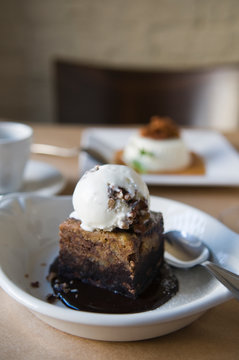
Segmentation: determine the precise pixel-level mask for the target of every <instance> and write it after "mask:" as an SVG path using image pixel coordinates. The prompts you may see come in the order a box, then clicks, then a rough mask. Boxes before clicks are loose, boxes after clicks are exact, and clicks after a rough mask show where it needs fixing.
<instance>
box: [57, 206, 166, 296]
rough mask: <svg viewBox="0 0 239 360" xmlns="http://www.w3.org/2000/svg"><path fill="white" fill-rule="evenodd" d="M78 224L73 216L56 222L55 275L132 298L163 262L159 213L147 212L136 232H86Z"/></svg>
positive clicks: (161, 218)
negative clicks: (145, 218)
mask: <svg viewBox="0 0 239 360" xmlns="http://www.w3.org/2000/svg"><path fill="white" fill-rule="evenodd" d="M80 225H81V222H80V221H79V220H76V219H73V218H69V219H67V220H66V221H64V222H63V223H62V224H61V225H60V253H59V265H58V266H59V268H58V271H59V275H61V276H63V277H66V278H67V279H81V281H83V282H86V283H90V284H92V285H94V286H98V287H102V288H106V289H108V290H110V291H114V292H116V293H119V294H122V295H126V296H129V297H132V298H135V297H137V296H138V295H139V294H140V293H142V292H143V291H144V289H145V288H146V287H147V286H148V285H149V284H150V283H151V282H152V280H153V278H154V276H155V274H156V272H157V271H158V269H159V267H160V266H161V264H162V263H163V253H164V239H163V217H162V214H161V213H154V212H150V218H149V221H148V222H147V223H146V224H145V226H144V227H143V228H142V229H141V232H137V233H136V232H135V231H134V229H133V228H130V229H128V230H122V229H115V230H114V231H103V230H95V231H86V230H83V229H82V228H81V226H80Z"/></svg>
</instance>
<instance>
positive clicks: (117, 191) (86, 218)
mask: <svg viewBox="0 0 239 360" xmlns="http://www.w3.org/2000/svg"><path fill="white" fill-rule="evenodd" d="M149 201H150V198H149V191H148V188H147V185H146V184H145V183H144V181H143V180H142V179H141V177H140V175H139V174H137V173H136V172H135V171H134V170H132V169H131V168H129V167H127V166H123V165H102V166H96V167H95V168H93V169H92V170H90V171H87V172H86V173H85V174H84V175H83V176H82V178H81V179H80V180H79V182H78V183H77V185H76V188H75V191H74V193H73V199H72V202H73V207H74V212H73V213H72V214H71V215H70V217H73V218H75V219H78V220H80V221H81V227H82V228H83V229H84V230H87V231H93V230H95V229H103V230H106V231H112V230H113V229H114V228H116V227H118V228H121V229H127V228H129V226H130V225H131V224H132V223H133V222H134V220H135V216H136V210H135V209H136V208H138V212H137V215H139V214H140V212H142V214H143V213H145V212H148V211H149ZM138 204H141V205H142V204H143V206H137V205H138Z"/></svg>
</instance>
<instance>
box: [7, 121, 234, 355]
mask: <svg viewBox="0 0 239 360" xmlns="http://www.w3.org/2000/svg"><path fill="white" fill-rule="evenodd" d="M33 128H34V141H35V142H36V143H46V144H53V145H61V146H64V147H72V146H77V145H79V144H80V139H81V135H82V131H83V128H82V127H79V126H75V125H74V126H59V125H33ZM226 137H227V138H228V140H229V141H231V143H232V144H233V145H234V146H235V147H236V148H237V149H238V150H239V131H238V132H234V133H231V134H226ZM32 158H33V159H35V160H39V161H44V162H47V163H49V164H52V165H53V166H55V167H56V168H58V169H59V170H60V171H61V172H62V174H63V175H64V176H65V178H66V180H67V184H66V187H65V188H64V190H63V191H62V194H67V195H71V194H72V192H73V190H74V187H75V185H76V182H77V181H78V178H79V175H78V174H79V167H78V159H77V157H75V158H70V159H63V158H57V157H50V156H46V155H32ZM238 171H239V169H238ZM149 190H150V193H151V194H152V195H158V196H163V197H166V198H169V199H173V200H177V201H181V202H184V203H187V204H189V205H192V206H195V207H197V208H199V209H201V210H203V211H205V212H207V213H209V214H211V215H213V216H215V217H218V215H219V214H220V212H221V211H222V210H223V209H225V208H227V207H229V206H233V205H237V204H238V203H239V187H186V186H183V187H181V186H180V187H177V186H162V185H161V186H151V187H149ZM0 302H1V307H0V359H1V360H2V359H26V360H28V359H34V360H38V359H58V360H59V359H67V360H70V359H92V360H93V359H102V360H103V359H122V358H125V359H127V360H131V359H138V358H141V359H167V360H171V359H177V360H181V359H182V360H186V359H200V360H201V359H217V360H219V359H227V360H230V359H239V341H238V337H239V302H238V301H236V300H230V301H228V302H226V303H224V304H221V305H218V306H216V307H214V308H212V309H210V310H209V311H207V312H206V313H205V314H204V315H203V316H202V317H201V318H199V319H198V320H197V321H195V322H194V323H193V324H191V325H190V326H188V327H186V328H184V329H181V330H179V331H177V332H175V333H172V334H169V335H166V336H163V337H160V338H156V339H152V340H146V341H140V342H128V343H127V342H125V343H123V342H122V343H117V342H100V341H94V340H88V339H83V338H78V337H75V336H71V335H68V334H65V333H62V332H60V331H58V330H56V329H54V328H52V327H50V326H49V325H47V324H45V323H43V322H42V321H41V320H39V319H38V318H36V317H35V316H34V315H33V314H32V313H31V312H30V311H28V310H27V309H26V308H24V307H23V306H22V305H20V304H18V303H17V302H16V301H15V300H13V299H12V298H10V297H9V296H8V295H7V294H6V293H5V292H4V291H3V290H2V289H0Z"/></svg>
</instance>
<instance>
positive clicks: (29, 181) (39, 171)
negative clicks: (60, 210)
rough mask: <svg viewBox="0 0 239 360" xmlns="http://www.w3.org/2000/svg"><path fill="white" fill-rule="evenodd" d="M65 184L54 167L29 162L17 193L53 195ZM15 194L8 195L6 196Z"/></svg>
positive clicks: (37, 162)
mask: <svg viewBox="0 0 239 360" xmlns="http://www.w3.org/2000/svg"><path fill="white" fill-rule="evenodd" d="M65 184H66V181H65V179H64V177H63V175H62V174H61V173H60V172H59V170H57V169H56V168H55V167H53V166H52V165H49V164H47V163H44V162H40V161H35V160H30V161H29V162H28V164H27V166H26V169H25V172H24V180H23V186H22V188H21V190H20V191H19V192H18V193H20V194H23V193H31V194H38V195H55V194H58V193H59V192H60V191H61V190H62V189H63V188H64V186H65ZM15 194H16V193H15ZM15 194H14V193H12V194H8V196H9V195H10V196H13V195H15Z"/></svg>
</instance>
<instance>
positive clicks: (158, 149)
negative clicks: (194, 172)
mask: <svg viewBox="0 0 239 360" xmlns="http://www.w3.org/2000/svg"><path fill="white" fill-rule="evenodd" d="M122 160H123V161H124V163H125V164H126V165H129V166H132V167H134V168H136V169H137V170H141V171H142V172H157V171H158V172H160V171H162V172H163V171H171V170H173V171H177V170H180V169H183V168H186V167H187V166H189V164H190V161H191V155H190V152H189V150H188V149H187V147H186V145H185V143H184V141H183V140H182V138H172V139H163V140H155V139H151V138H147V137H143V136H140V135H139V134H134V135H133V136H132V137H131V138H130V139H129V141H128V143H127V145H126V146H125V148H124V151H123V155H122Z"/></svg>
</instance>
